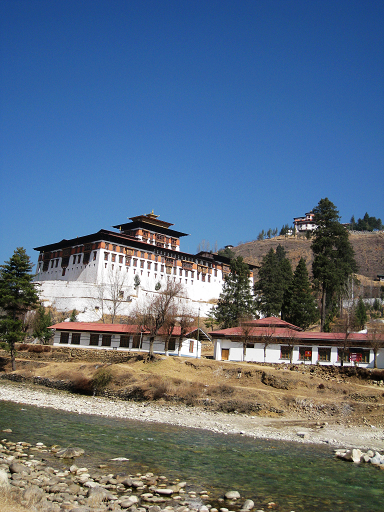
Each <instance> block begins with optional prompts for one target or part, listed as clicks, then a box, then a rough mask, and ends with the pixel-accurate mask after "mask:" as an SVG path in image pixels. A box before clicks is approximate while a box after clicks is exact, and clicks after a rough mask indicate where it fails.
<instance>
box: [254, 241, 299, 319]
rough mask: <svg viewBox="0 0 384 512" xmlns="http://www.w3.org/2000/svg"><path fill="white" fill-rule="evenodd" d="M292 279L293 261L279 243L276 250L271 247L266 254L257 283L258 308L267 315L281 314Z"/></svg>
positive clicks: (255, 288)
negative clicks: (285, 293) (285, 294)
mask: <svg viewBox="0 0 384 512" xmlns="http://www.w3.org/2000/svg"><path fill="white" fill-rule="evenodd" d="M291 280H292V268H291V263H290V261H289V260H288V258H287V257H286V255H285V250H284V248H283V247H282V246H281V245H278V247H277V249H276V252H275V251H274V250H273V249H270V250H269V252H268V253H267V254H266V255H265V256H264V258H263V262H262V264H261V267H260V269H259V279H258V281H257V282H256V283H255V287H254V290H255V295H256V296H257V299H256V303H257V308H258V310H259V311H260V312H261V313H263V314H264V315H265V316H279V315H280V312H281V308H282V306H283V298H284V292H285V291H286V290H287V288H288V286H289V284H290V282H291Z"/></svg>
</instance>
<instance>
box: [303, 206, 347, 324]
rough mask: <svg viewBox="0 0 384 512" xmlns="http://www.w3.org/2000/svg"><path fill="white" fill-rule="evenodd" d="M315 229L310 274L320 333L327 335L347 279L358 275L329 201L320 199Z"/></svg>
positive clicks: (314, 211)
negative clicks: (318, 296)
mask: <svg viewBox="0 0 384 512" xmlns="http://www.w3.org/2000/svg"><path fill="white" fill-rule="evenodd" d="M313 213H314V222H315V224H316V225H317V228H316V229H315V231H314V233H313V237H312V238H313V241H312V245H311V247H312V251H313V254H314V260H313V264H312V273H313V277H314V279H315V284H316V286H317V288H318V289H319V291H320V293H321V307H320V310H321V317H320V318H321V331H328V330H329V328H330V322H331V321H332V319H333V318H334V316H335V313H336V309H337V308H336V306H337V302H338V300H339V299H340V297H341V295H342V292H343V289H344V287H345V285H346V283H347V281H348V278H349V277H350V276H351V275H352V274H353V273H355V272H356V271H357V264H356V261H355V255H354V251H353V248H352V245H351V243H350V241H349V238H348V236H349V235H348V231H347V230H346V229H345V228H344V226H342V225H341V224H340V217H339V212H338V210H337V209H336V207H335V205H334V204H333V203H332V202H331V201H330V200H329V199H328V198H325V199H321V200H320V201H319V204H318V205H317V206H316V207H315V208H314V209H313Z"/></svg>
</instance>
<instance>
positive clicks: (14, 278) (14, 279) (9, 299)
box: [0, 247, 39, 371]
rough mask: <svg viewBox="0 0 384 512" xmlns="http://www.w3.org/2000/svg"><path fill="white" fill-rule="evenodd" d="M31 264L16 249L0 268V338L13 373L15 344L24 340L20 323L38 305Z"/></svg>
mask: <svg viewBox="0 0 384 512" xmlns="http://www.w3.org/2000/svg"><path fill="white" fill-rule="evenodd" d="M31 271H32V264H31V261H30V259H29V256H27V254H26V252H25V249H23V248H22V247H18V248H17V249H16V250H15V251H14V253H13V256H12V257H11V258H10V259H9V261H6V262H5V264H4V265H0V309H1V310H2V314H1V317H0V336H1V339H2V340H3V341H5V342H6V343H7V347H8V349H9V352H10V354H11V361H12V370H13V371H14V370H16V361H15V356H16V351H15V344H16V343H17V342H19V341H22V340H23V339H24V338H25V334H26V333H25V332H24V329H23V320H24V316H25V314H26V313H27V311H29V310H31V309H36V308H37V306H38V304H39V297H38V295H37V292H36V289H35V286H34V284H33V282H32V279H33V276H32V274H31Z"/></svg>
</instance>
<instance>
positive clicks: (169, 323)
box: [162, 303, 178, 356]
mask: <svg viewBox="0 0 384 512" xmlns="http://www.w3.org/2000/svg"><path fill="white" fill-rule="evenodd" d="M177 306H178V305H177V304H176V303H173V304H171V306H170V308H169V310H168V312H167V314H166V316H165V321H164V324H163V328H162V330H163V332H164V352H165V355H166V356H167V355H168V347H169V341H170V339H171V337H172V334H173V331H174V329H175V325H176V322H177V314H178V307H177Z"/></svg>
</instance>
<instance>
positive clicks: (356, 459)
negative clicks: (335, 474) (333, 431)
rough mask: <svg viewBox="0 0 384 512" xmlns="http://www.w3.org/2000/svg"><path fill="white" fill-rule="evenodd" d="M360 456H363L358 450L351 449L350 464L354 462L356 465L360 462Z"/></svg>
mask: <svg viewBox="0 0 384 512" xmlns="http://www.w3.org/2000/svg"><path fill="white" fill-rule="evenodd" d="M362 455H363V452H362V451H361V450H359V449H358V448H353V450H352V453H351V460H352V462H354V463H355V464H358V463H359V462H361V457H362Z"/></svg>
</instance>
